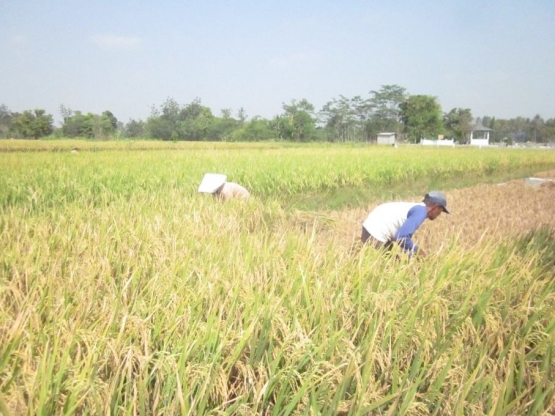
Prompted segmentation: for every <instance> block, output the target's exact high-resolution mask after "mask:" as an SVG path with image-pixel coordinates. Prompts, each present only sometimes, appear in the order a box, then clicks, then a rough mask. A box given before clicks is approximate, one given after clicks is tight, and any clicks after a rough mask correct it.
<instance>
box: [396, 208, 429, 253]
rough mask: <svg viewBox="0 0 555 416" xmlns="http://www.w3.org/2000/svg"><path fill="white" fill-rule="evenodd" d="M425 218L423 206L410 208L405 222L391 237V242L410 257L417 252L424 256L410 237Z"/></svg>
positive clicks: (425, 213)
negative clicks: (395, 243)
mask: <svg viewBox="0 0 555 416" xmlns="http://www.w3.org/2000/svg"><path fill="white" fill-rule="evenodd" d="M426 217H427V212H426V207H425V206H422V205H417V206H414V207H412V208H411V209H410V211H409V213H408V215H407V220H406V221H405V222H404V223H403V225H401V228H399V230H397V232H396V233H395V235H394V236H393V241H395V242H397V244H399V246H400V247H401V248H402V249H403V250H404V251H406V252H407V253H409V254H410V255H412V254H414V253H416V252H419V254H421V255H424V254H425V253H424V252H423V251H422V250H420V249H419V248H418V246H417V245H416V244H415V243H414V242H413V241H412V235H413V234H414V233H415V232H416V230H418V228H419V227H420V226H421V225H422V223H423V222H424V221H425V220H426Z"/></svg>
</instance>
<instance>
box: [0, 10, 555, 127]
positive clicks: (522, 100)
mask: <svg viewBox="0 0 555 416" xmlns="http://www.w3.org/2000/svg"><path fill="white" fill-rule="evenodd" d="M554 20H555V1H553V0H534V1H532V0H530V1H527V0H519V1H515V0H499V1H497V0H494V1H488V0H483V1H475V0H458V1H454V0H453V1H451V0H443V1H432V0H421V1H408V0H407V1H395V0H382V1H379V2H378V1H372V0H366V1H362V0H343V1H341V2H339V1H334V2H332V1H325V0H323V1H313V0H307V1H302V0H298V1H289V0H280V1H274V0H269V1H247V0H236V1H234V0H227V1H210V0H204V1H197V0H188V1H167V0H158V1H156V2H154V1H141V0H135V1H130V0H122V1H117V0H110V1H105V0H95V1H88V2H84V1H78V0H77V1H76V0H72V1H65V0H64V1H62V0H60V1H56V0H52V1H46V0H42V1H39V0H17V1H16V0H0V39H1V41H0V104H5V105H7V106H8V107H9V109H10V110H12V111H23V110H28V109H35V108H43V109H45V110H46V111H47V112H48V113H50V114H52V115H53V116H54V118H55V119H56V120H57V121H59V120H60V118H61V116H60V111H59V108H60V105H62V104H63V105H65V106H66V107H69V108H71V109H73V110H80V111H82V112H84V113H87V112H93V113H97V114H98V113H101V112H102V111H105V110H110V111H112V112H113V113H114V115H115V116H116V117H117V118H118V119H119V120H120V121H123V122H127V121H129V119H131V118H133V119H143V120H146V118H147V117H148V115H149V114H150V111H151V107H152V106H156V107H159V106H160V105H161V104H162V103H163V102H164V101H165V100H166V98H168V97H170V98H173V99H174V100H176V101H177V102H178V103H179V104H182V105H185V104H189V103H190V102H192V101H193V100H194V99H195V98H197V97H198V98H200V99H201V102H202V104H203V105H205V106H207V107H210V108H211V109H212V111H213V113H214V114H215V115H218V116H219V115H221V109H223V108H230V109H232V111H233V114H236V112H237V111H238V110H239V108H241V107H243V108H244V109H245V111H246V113H247V115H248V117H249V118H251V117H253V116H256V115H259V116H261V117H265V118H272V117H273V116H275V115H277V114H280V113H282V112H283V110H282V104H283V103H290V102H291V100H293V99H295V100H301V99H303V98H304V99H307V100H308V101H309V102H311V103H312V104H313V105H314V106H315V108H316V110H320V109H321V108H322V106H323V105H324V104H325V103H327V102H329V101H331V100H332V99H334V98H339V96H340V95H343V96H345V97H348V98H351V97H354V96H356V95H359V96H361V97H363V98H368V97H369V92H370V91H372V90H379V89H380V88H381V86H382V85H387V84H397V85H399V86H401V87H404V88H406V90H407V92H408V93H410V94H426V95H433V96H435V97H437V98H438V101H439V103H440V104H441V106H442V109H443V111H445V112H447V111H449V110H451V109H452V108H470V109H471V110H472V113H473V115H474V116H486V115H488V116H495V117H497V118H512V117H517V116H523V117H534V116H535V115H536V114H540V115H541V116H542V117H544V118H545V119H547V118H554V117H555V26H554V25H553V23H552V22H553V21H554Z"/></svg>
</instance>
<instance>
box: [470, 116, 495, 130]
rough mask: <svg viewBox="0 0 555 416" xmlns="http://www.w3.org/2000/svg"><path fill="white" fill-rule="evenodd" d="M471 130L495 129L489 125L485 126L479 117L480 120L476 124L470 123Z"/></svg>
mask: <svg viewBox="0 0 555 416" xmlns="http://www.w3.org/2000/svg"><path fill="white" fill-rule="evenodd" d="M469 131H493V129H490V128H488V127H485V126H484V125H483V124H482V120H480V119H478V121H477V122H476V124H471V125H470V130H469Z"/></svg>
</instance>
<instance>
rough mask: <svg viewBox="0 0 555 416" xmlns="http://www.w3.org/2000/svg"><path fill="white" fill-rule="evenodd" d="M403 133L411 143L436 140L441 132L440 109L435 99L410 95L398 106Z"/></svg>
mask: <svg viewBox="0 0 555 416" xmlns="http://www.w3.org/2000/svg"><path fill="white" fill-rule="evenodd" d="M400 108H401V111H402V120H403V124H404V126H405V132H406V134H407V136H408V138H409V140H410V141H411V142H415V143H418V142H419V141H420V140H421V139H423V138H426V137H428V138H437V136H438V135H439V134H441V132H442V131H443V123H442V120H441V107H440V105H439V103H438V102H437V100H436V98H435V97H432V96H429V95H412V96H410V97H409V98H408V99H407V100H406V101H404V102H403V103H401V105H400Z"/></svg>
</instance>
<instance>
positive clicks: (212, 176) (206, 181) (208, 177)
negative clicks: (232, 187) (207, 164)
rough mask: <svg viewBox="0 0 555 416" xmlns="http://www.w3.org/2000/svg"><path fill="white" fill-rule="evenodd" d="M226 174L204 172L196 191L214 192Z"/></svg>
mask: <svg viewBox="0 0 555 416" xmlns="http://www.w3.org/2000/svg"><path fill="white" fill-rule="evenodd" d="M226 179H227V176H226V175H222V174H221V173H206V174H205V175H204V178H202V182H201V183H200V185H199V187H198V191H199V192H202V193H207V194H213V193H214V192H216V191H217V190H218V189H219V188H220V187H221V186H222V185H223V184H224V183H225V181H226Z"/></svg>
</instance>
